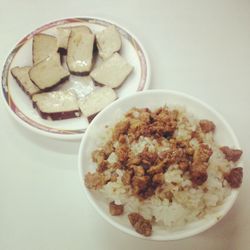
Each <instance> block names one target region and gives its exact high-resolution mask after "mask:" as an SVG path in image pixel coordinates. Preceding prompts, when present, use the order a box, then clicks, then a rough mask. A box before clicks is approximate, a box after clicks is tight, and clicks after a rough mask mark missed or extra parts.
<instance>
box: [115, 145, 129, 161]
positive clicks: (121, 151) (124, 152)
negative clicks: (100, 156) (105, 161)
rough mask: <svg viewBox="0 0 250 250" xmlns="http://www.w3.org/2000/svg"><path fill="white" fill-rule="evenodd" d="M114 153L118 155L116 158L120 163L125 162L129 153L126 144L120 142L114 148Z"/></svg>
mask: <svg viewBox="0 0 250 250" xmlns="http://www.w3.org/2000/svg"><path fill="white" fill-rule="evenodd" d="M115 153H116V155H117V157H118V160H119V161H120V162H121V163H126V162H127V160H128V155H129V148H128V146H127V145H126V144H122V145H120V146H119V147H117V148H116V149H115Z"/></svg>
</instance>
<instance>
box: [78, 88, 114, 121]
mask: <svg viewBox="0 0 250 250" xmlns="http://www.w3.org/2000/svg"><path fill="white" fill-rule="evenodd" d="M116 98H117V96H116V93H115V91H114V90H113V89H112V88H110V87H107V86H105V87H102V88H97V89H95V90H94V91H93V92H92V93H90V94H89V95H87V96H86V97H85V98H84V99H82V100H80V101H79V106H80V109H81V111H82V113H83V115H84V116H86V117H91V116H93V115H96V114H97V113H98V112H100V111H101V110H102V109H103V108H105V107H106V106H107V105H108V104H110V103H111V102H113V101H114V100H115V99H116Z"/></svg>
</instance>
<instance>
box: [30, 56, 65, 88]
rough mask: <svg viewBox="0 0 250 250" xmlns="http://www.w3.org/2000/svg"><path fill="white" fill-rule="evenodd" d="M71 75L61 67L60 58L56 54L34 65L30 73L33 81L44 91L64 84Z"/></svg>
mask: <svg viewBox="0 0 250 250" xmlns="http://www.w3.org/2000/svg"><path fill="white" fill-rule="evenodd" d="M69 75H70V74H69V72H68V71H67V70H66V69H65V68H64V67H63V66H62V65H61V63H60V56H59V54H58V53H56V52H55V53H53V54H51V55H50V56H48V57H47V58H46V59H44V60H42V61H41V62H39V63H37V64H35V65H33V67H32V68H31V69H30V71H29V76H30V79H31V81H32V82H33V83H34V84H35V85H36V86H37V87H38V88H39V89H41V90H43V91H47V90H49V89H51V88H53V87H55V86H57V85H59V84H60V83H63V82H64V81H66V80H67V79H68V78H69Z"/></svg>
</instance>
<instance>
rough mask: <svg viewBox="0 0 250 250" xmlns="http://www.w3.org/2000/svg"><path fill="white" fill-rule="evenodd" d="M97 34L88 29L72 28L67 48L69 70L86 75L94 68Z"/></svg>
mask: <svg viewBox="0 0 250 250" xmlns="http://www.w3.org/2000/svg"><path fill="white" fill-rule="evenodd" d="M94 41H95V35H94V34H93V33H92V32H89V31H88V29H87V30H86V31H83V30H81V29H79V30H74V29H73V30H71V32H70V35H69V41H68V48H67V59H66V61H67V65H68V68H69V71H70V72H71V73H72V74H76V75H86V74H87V73H88V72H89V71H90V70H91V68H92V61H93V48H94Z"/></svg>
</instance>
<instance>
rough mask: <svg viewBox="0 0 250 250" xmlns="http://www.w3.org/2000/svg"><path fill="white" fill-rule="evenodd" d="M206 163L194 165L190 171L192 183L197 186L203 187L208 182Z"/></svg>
mask: <svg viewBox="0 0 250 250" xmlns="http://www.w3.org/2000/svg"><path fill="white" fill-rule="evenodd" d="M207 168H208V165H207V164H206V163H200V164H192V166H191V169H190V175H191V181H192V183H193V184H195V185H202V184H203V183H204V182H205V181H206V180H207Z"/></svg>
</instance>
